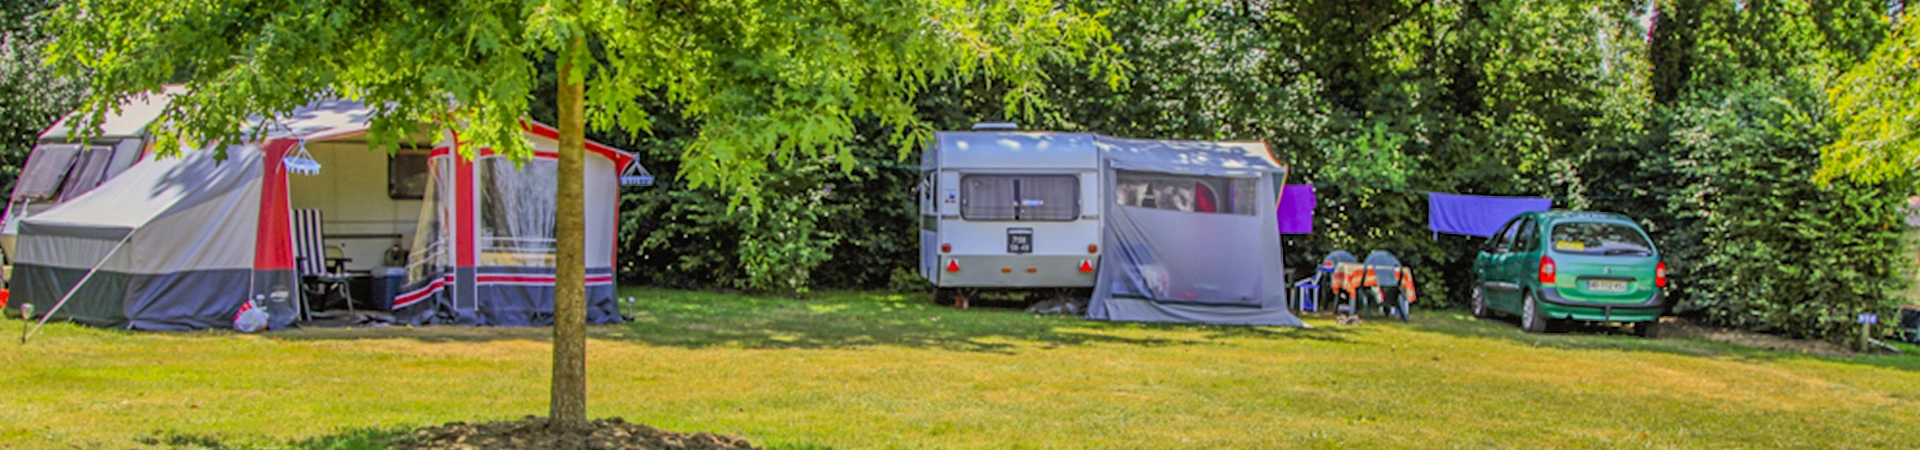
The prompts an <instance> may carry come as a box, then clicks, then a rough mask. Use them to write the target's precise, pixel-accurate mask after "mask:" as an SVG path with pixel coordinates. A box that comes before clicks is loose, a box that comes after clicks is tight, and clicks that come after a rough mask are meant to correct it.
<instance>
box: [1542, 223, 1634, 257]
mask: <svg viewBox="0 0 1920 450" xmlns="http://www.w3.org/2000/svg"><path fill="white" fill-rule="evenodd" d="M1552 237H1553V241H1552V242H1553V251H1555V252H1558V253H1568V254H1576V255H1600V256H1653V244H1652V243H1649V242H1647V235H1646V234H1643V233H1641V232H1640V229H1639V228H1637V227H1634V226H1632V225H1625V224H1618V223H1607V222H1568V223H1560V224H1555V225H1554V226H1553V236H1552Z"/></svg>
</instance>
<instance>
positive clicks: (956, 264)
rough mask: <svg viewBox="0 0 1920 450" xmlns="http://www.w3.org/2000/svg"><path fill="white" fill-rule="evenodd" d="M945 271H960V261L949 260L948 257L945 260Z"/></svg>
mask: <svg viewBox="0 0 1920 450" xmlns="http://www.w3.org/2000/svg"><path fill="white" fill-rule="evenodd" d="M947 271H948V272H959V271H960V261H956V260H951V259H949V260H947Z"/></svg>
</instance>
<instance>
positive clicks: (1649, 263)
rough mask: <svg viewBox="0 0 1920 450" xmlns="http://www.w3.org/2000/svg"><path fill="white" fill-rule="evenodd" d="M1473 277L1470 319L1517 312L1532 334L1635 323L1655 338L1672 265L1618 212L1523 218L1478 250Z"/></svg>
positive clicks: (1558, 213) (1542, 213)
mask: <svg viewBox="0 0 1920 450" xmlns="http://www.w3.org/2000/svg"><path fill="white" fill-rule="evenodd" d="M1473 273H1474V275H1475V277H1476V278H1478V279H1477V280H1476V281H1477V283H1475V284H1474V289H1473V300H1472V308H1473V315H1474V316H1477V317H1486V316H1488V315H1489V314H1492V313H1493V312H1494V311H1503V312H1506V313H1510V314H1516V315H1519V316H1520V327H1521V328H1524V329H1526V330H1527V331H1528V332H1531V333H1539V332H1544V331H1546V330H1547V325H1548V324H1550V323H1552V322H1553V321H1557V320H1570V321H1584V322H1609V323H1611V322H1624V323H1631V324H1633V330H1634V333H1635V334H1639V335H1641V336H1653V335H1655V334H1656V333H1657V332H1658V328H1659V326H1660V315H1661V314H1662V313H1664V312H1665V311H1666V306H1667V305H1666V303H1667V294H1666V288H1667V263H1666V262H1664V261H1661V260H1660V251H1659V250H1658V249H1655V248H1654V246H1653V241H1652V240H1651V239H1648V238H1647V233H1646V231H1645V230H1641V229H1640V226H1639V225H1637V224H1634V223H1633V221H1632V220H1630V219H1628V218H1627V217H1626V216H1622V215H1619V214H1609V213H1591V212H1574V211H1539V212H1529V213H1525V214H1521V215H1519V216H1518V217H1514V218H1513V220H1509V221H1507V224H1506V226H1504V227H1502V228H1501V229H1500V232H1499V233H1496V234H1494V236H1493V238H1491V239H1488V240H1487V243H1486V244H1485V245H1484V246H1482V247H1481V248H1480V255H1479V257H1476V258H1474V260H1473Z"/></svg>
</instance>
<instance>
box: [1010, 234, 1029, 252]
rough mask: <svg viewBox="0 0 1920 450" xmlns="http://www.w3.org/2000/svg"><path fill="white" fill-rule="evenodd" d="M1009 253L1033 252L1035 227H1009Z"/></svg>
mask: <svg viewBox="0 0 1920 450" xmlns="http://www.w3.org/2000/svg"><path fill="white" fill-rule="evenodd" d="M1007 253H1020V254H1026V253H1033V229H1032V228H1008V229H1007Z"/></svg>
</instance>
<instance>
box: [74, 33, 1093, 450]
mask: <svg viewBox="0 0 1920 450" xmlns="http://www.w3.org/2000/svg"><path fill="white" fill-rule="evenodd" d="M55 16H56V19H55V21H54V22H53V25H54V26H53V31H54V32H55V34H56V35H57V36H59V37H58V39H56V40H55V41H54V42H53V44H52V45H51V46H50V47H49V50H48V60H49V61H50V62H51V63H52V64H53V65H54V66H55V67H56V68H58V69H60V70H61V71H62V73H64V74H67V75H74V76H77V75H80V74H86V75H87V78H86V81H87V84H88V86H89V87H90V88H91V94H89V95H88V96H87V97H86V99H85V101H84V103H83V105H82V107H81V111H82V112H83V113H84V114H87V115H88V116H89V117H91V118H93V119H94V120H97V119H98V118H99V117H100V115H101V113H102V112H103V111H105V110H107V108H110V107H111V106H112V105H114V104H115V103H116V102H118V101H119V100H120V99H122V98H124V97H126V96H128V95H133V94H138V93H143V92H154V91H157V90H159V89H160V87H161V83H163V82H166V81H168V79H169V78H171V77H173V75H174V74H175V73H185V74H187V75H186V84H187V93H186V94H184V95H181V96H177V97H174V100H173V103H172V104H171V105H169V106H168V107H167V109H166V110H165V112H164V114H163V116H162V120H161V121H160V125H157V127H156V129H155V130H154V131H155V133H156V135H157V136H158V137H159V144H160V145H159V147H158V150H159V153H160V154H161V155H163V156H164V155H166V154H169V153H172V152H177V151H179V150H180V147H181V146H182V145H186V146H193V145H200V144H201V143H205V142H212V141H227V142H232V141H235V140H237V139H244V138H246V137H247V136H242V135H241V133H242V131H241V130H243V129H245V127H246V126H247V125H249V124H254V123H257V122H259V121H261V120H263V119H262V118H263V117H267V118H270V117H277V116H282V115H285V114H288V113H289V112H291V111H293V110H294V109H295V108H299V107H301V106H303V105H306V104H308V103H310V102H313V101H315V100H317V99H321V98H326V97H345V98H349V99H353V100H358V101H361V102H365V103H366V104H368V105H374V110H375V114H374V116H373V118H372V131H371V135H372V137H373V138H374V139H375V140H376V141H377V142H382V143H393V142H397V141H399V140H402V139H405V137H406V136H407V134H409V133H413V132H416V131H418V130H421V129H423V128H428V129H458V130H460V132H461V136H462V139H464V140H468V141H470V142H472V143H473V144H474V145H470V146H464V147H462V149H463V151H465V152H466V153H468V154H466V155H463V156H465V157H471V156H472V155H471V150H472V149H474V148H481V147H491V148H493V149H494V150H495V151H498V152H501V153H503V154H505V155H507V156H508V157H509V158H514V159H516V160H525V159H526V158H528V157H530V156H531V154H532V152H531V149H530V148H529V145H528V144H527V143H526V142H525V141H524V140H523V138H522V137H521V129H520V120H521V118H523V117H525V116H527V115H528V114H529V112H530V111H531V110H532V109H533V107H534V106H535V105H534V98H535V89H536V86H538V85H539V81H540V74H541V72H542V71H541V68H540V66H541V64H542V61H551V64H552V67H554V73H555V75H556V76H557V77H556V78H555V79H554V80H552V81H553V85H554V86H555V91H553V92H554V94H553V95H554V97H553V98H554V103H553V104H554V105H555V106H556V107H557V108H556V109H555V110H553V113H554V116H555V118H554V119H555V121H556V122H557V123H558V126H559V128H560V130H561V137H560V149H559V153H560V163H559V167H560V168H561V170H560V171H559V174H560V175H559V184H560V186H559V193H560V196H561V197H562V198H563V199H572V200H573V201H563V202H561V203H560V207H559V209H558V215H559V218H558V223H559V224H560V226H559V227H558V228H557V229H556V233H555V235H556V242H557V244H556V247H557V260H558V263H557V265H558V267H556V270H555V272H556V276H557V278H558V280H559V281H558V286H556V298H555V302H554V308H555V326H554V339H553V344H554V353H553V359H554V372H553V397H552V400H551V414H552V416H551V418H550V419H551V423H552V424H553V426H555V427H560V428H577V427H581V426H584V425H585V424H586V406H585V399H586V386H585V382H586V375H585V360H586V359H585V351H586V338H585V330H584V327H585V325H584V323H585V320H584V318H585V301H584V298H583V296H582V292H584V289H583V286H582V283H583V281H582V277H581V275H582V274H583V273H584V270H583V267H582V265H583V261H584V260H583V253H582V252H581V248H580V243H581V239H580V234H581V233H582V232H583V231H582V229H581V228H580V223H581V220H582V219H581V218H582V214H581V213H582V210H581V205H580V203H579V201H578V200H577V193H578V192H579V189H580V188H579V183H580V174H579V169H578V168H579V167H580V165H579V158H581V153H582V152H583V148H582V147H583V142H584V138H585V133H586V130H587V129H588V128H592V129H595V130H600V131H607V130H616V129H617V130H625V131H628V132H630V133H637V132H645V131H646V130H649V129H650V127H651V126H652V124H653V123H654V120H655V119H654V116H653V114H654V112H655V111H656V109H654V108H653V107H655V106H662V105H664V106H666V107H668V108H671V111H672V112H673V113H675V114H677V115H678V118H679V119H683V120H687V121H690V122H694V123H698V124H699V128H698V129H697V131H695V132H694V133H693V134H692V136H690V138H689V139H686V140H684V141H679V143H681V144H683V145H684V147H682V148H683V151H682V152H681V153H680V154H679V156H680V158H679V161H678V164H677V168H678V169H679V172H678V177H679V178H680V179H682V180H685V181H686V182H688V183H689V184H690V186H692V187H695V188H716V189H720V190H722V191H724V192H727V193H728V194H729V195H728V197H729V198H731V199H734V203H747V204H751V205H757V204H760V203H761V202H762V197H761V196H760V193H761V191H762V189H763V187H762V186H763V185H762V183H761V179H762V174H763V173H764V172H766V171H767V170H768V169H769V167H776V168H789V167H795V166H804V165H808V164H811V163H813V162H815V161H821V160H831V161H832V163H833V164H834V166H835V168H836V169H838V170H840V171H842V172H849V171H852V170H854V169H856V168H858V167H860V165H861V164H862V162H863V161H862V160H861V158H859V157H858V156H856V155H855V153H854V152H853V151H852V150H851V148H850V147H848V145H847V144H846V143H845V142H846V140H847V139H849V138H851V137H853V136H854V135H855V134H856V133H855V127H854V123H855V121H856V120H870V121H872V123H873V124H875V125H876V126H880V127H885V128H886V129H887V130H888V132H887V133H886V138H885V142H886V143H887V144H888V145H890V146H893V147H895V148H911V147H913V146H914V145H915V144H917V143H918V142H920V141H922V140H924V139H925V138H926V137H927V136H928V135H929V133H930V132H931V126H930V125H929V124H927V123H926V122H924V121H922V120H921V119H920V118H919V117H918V116H916V114H915V113H916V110H915V108H914V105H915V101H916V99H917V98H918V97H919V95H921V94H922V93H923V92H925V91H927V90H928V88H929V86H932V85H934V84H936V83H967V82H986V80H992V82H993V83H995V84H996V85H998V86H1003V87H1004V91H1003V92H1004V93H1003V94H1002V96H1001V99H1002V100H1004V102H1005V103H1004V104H1005V105H1006V106H1007V110H1008V111H1009V112H1013V111H1019V110H1030V109H1031V108H1035V107H1040V106H1043V105H1042V102H1043V100H1044V97H1043V96H1042V93H1044V91H1045V89H1044V87H1045V84H1044V83H1043V82H1044V81H1045V75H1046V74H1045V73H1044V72H1043V71H1042V70H1041V69H1042V65H1043V64H1046V63H1058V64H1084V66H1082V67H1088V68H1091V69H1092V73H1091V76H1097V77H1102V78H1104V79H1106V80H1108V82H1110V83H1117V82H1118V81H1120V79H1121V78H1120V77H1119V75H1118V74H1117V73H1115V72H1113V71H1111V70H1106V69H1105V67H1107V63H1106V62H1105V61H1106V59H1107V58H1109V57H1111V56H1112V55H1113V54H1114V53H1115V49H1113V48H1111V47H1109V46H1107V45H1106V44H1105V43H1104V41H1105V40H1106V39H1107V35H1106V31H1105V29H1104V28H1103V27H1101V26H1100V25H1099V23H1098V22H1096V21H1095V20H1094V17H1093V15H1092V14H1091V13H1088V12H1085V11H1084V10H1079V9H1071V8H1061V7H1060V6H1059V5H1057V4H1056V3H1055V2H1052V1H1045V0H971V1H963V0H892V1H871V2H842V1H831V0H796V1H744V2H738V1H707V0H687V1H618V0H584V1H562V0H554V1H532V0H529V1H513V0H438V1H412V0H404V1H403V0H359V1H352V0H333V1H327V0H221V1H185V0H179V1H151V0H73V1H69V2H66V3H63V4H62V5H61V6H60V8H59V9H58V10H57V13H56V14H55ZM569 193H572V194H576V195H575V196H572V197H570V196H569Z"/></svg>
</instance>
